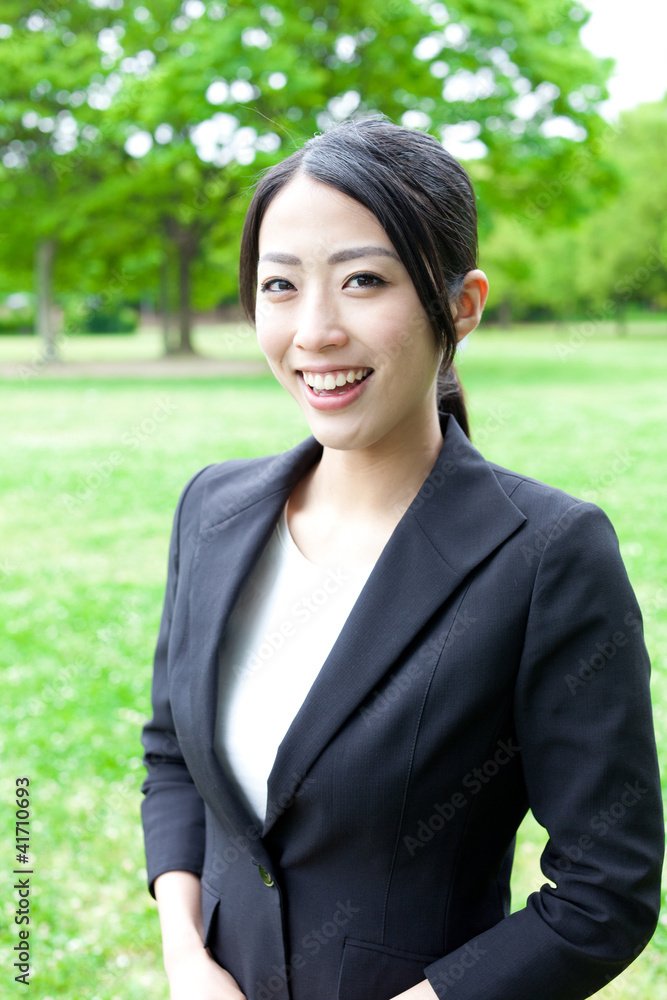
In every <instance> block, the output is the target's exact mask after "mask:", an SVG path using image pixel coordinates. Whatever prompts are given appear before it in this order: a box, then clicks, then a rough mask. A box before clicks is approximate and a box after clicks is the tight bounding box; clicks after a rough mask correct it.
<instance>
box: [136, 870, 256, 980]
mask: <svg viewBox="0 0 667 1000" xmlns="http://www.w3.org/2000/svg"><path fill="white" fill-rule="evenodd" d="M154 889H155V898H156V900H157V905H158V912H159V914H160V929H161V931H162V953H163V956H164V967H165V971H166V973H167V979H168V980H169V988H170V993H171V1000H191V998H192V997H193V996H194V997H197V1000H245V997H244V995H243V993H242V992H241V990H240V989H239V987H238V984H237V983H236V982H235V980H234V979H233V978H232V977H231V976H230V975H229V973H228V972H226V971H225V970H224V969H223V968H221V967H220V966H219V965H218V964H217V962H215V961H214V960H213V959H212V958H211V956H210V955H209V953H208V951H207V950H206V949H205V948H204V942H203V926H202V919H201V883H200V881H199V879H198V878H197V876H196V875H193V874H192V872H183V871H170V872H165V873H163V874H162V875H159V876H158V877H157V878H156V879H155V883H154Z"/></svg>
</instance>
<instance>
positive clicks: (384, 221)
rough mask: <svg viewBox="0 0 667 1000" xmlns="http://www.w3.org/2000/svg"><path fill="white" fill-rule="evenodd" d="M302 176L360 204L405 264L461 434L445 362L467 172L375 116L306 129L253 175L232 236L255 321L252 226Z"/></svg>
mask: <svg viewBox="0 0 667 1000" xmlns="http://www.w3.org/2000/svg"><path fill="white" fill-rule="evenodd" d="M297 173H303V174H306V175H308V176H309V177H312V178H314V179H315V180H318V181H322V182H323V183H324V184H328V185H329V186H330V187H333V188H336V189H337V190H338V191H341V192H342V193H343V194H346V195H348V196H349V197H351V198H354V199H355V201H358V202H360V204H362V205H364V206H365V207H366V208H367V209H368V210H369V211H370V212H372V213H373V215H374V216H375V217H376V218H377V220H378V222H379V223H380V225H381V226H382V228H383V229H384V231H385V232H386V234H387V236H388V237H389V239H390V241H391V243H392V245H393V247H394V249H395V250H396V252H397V254H398V256H399V257H400V259H401V261H402V262H403V265H404V266H405V268H406V270H407V272H408V274H409V275H410V278H411V279H412V283H413V285H414V286H415V290H416V292H417V294H418V296H419V299H420V301H421V304H422V306H423V307H424V310H425V312H426V315H427V316H428V319H429V322H430V324H431V328H432V330H433V333H434V336H435V338H436V342H437V344H438V345H439V346H440V348H441V349H442V351H443V358H442V363H441V366H440V371H439V373H438V386H437V392H438V409H440V410H444V411H445V412H448V413H452V414H453V415H454V417H455V418H456V420H457V422H458V423H459V424H460V426H461V427H462V429H463V430H464V431H465V433H466V434H467V435H468V436H470V430H469V425H468V417H467V412H466V406H465V400H464V396H463V389H462V387H461V383H460V382H459V379H458V375H457V373H456V369H455V368H454V364H453V360H454V355H455V353H456V346H457V334H456V326H455V323H454V319H453V317H452V313H451V306H450V303H451V302H454V301H456V299H457V298H458V296H459V295H460V293H461V290H462V287H463V279H464V277H465V275H466V274H467V273H468V271H471V270H473V269H474V268H475V267H476V266H477V207H476V204H475V194H474V191H473V188H472V184H471V182H470V178H469V177H468V174H467V173H466V171H465V170H464V168H463V167H462V166H461V164H460V163H459V162H458V161H457V160H455V159H454V157H453V156H451V155H450V154H449V153H448V152H447V151H446V150H445V149H444V147H443V146H442V145H441V143H440V142H439V141H438V140H437V139H435V138H434V137H433V136H431V135H428V134H427V133H426V132H420V131H418V130H416V129H410V128H406V127H404V126H402V125H395V124H394V123H393V122H391V121H389V119H387V118H385V117H384V116H382V115H374V116H371V117H368V118H362V119H355V120H347V121H344V122H341V123H340V124H338V125H335V126H333V128H331V129H329V130H328V131H326V132H323V133H321V134H319V135H315V136H313V138H312V139H309V140H308V141H307V142H305V143H304V145H303V146H302V147H301V148H300V149H297V150H296V152H294V153H292V154H291V156H288V157H287V158H286V159H285V160H283V161H281V162H280V163H278V164H276V165H275V166H273V167H271V168H270V169H269V170H268V171H267V172H266V173H265V174H264V175H263V176H262V177H261V179H260V180H259V181H258V183H257V185H256V187H255V191H254V194H253V197H252V200H251V203H250V207H249V209H248V213H247V215H246V220H245V225H244V227H243V234H242V237H241V256H240V267H239V290H240V299H241V305H242V307H243V310H244V312H245V314H246V316H247V318H248V319H249V321H250V322H251V323H253V324H254V322H255V298H256V293H257V259H258V256H259V229H260V226H261V223H262V219H263V217H264V213H265V212H266V209H267V208H268V206H269V204H270V203H271V201H272V199H273V198H274V197H275V196H276V194H278V192H279V191H280V190H281V189H282V188H283V187H284V186H285V185H286V184H287V183H288V182H289V181H290V180H291V179H292V178H293V177H294V176H295V175H296V174H297Z"/></svg>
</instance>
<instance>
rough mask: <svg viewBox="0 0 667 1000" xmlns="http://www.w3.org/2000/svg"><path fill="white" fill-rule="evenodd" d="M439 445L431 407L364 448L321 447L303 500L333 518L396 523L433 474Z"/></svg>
mask: <svg viewBox="0 0 667 1000" xmlns="http://www.w3.org/2000/svg"><path fill="white" fill-rule="evenodd" d="M442 442H443V437H442V431H441V429H440V421H439V418H438V413H437V410H436V408H435V407H433V408H432V409H429V410H428V411H427V412H426V413H422V414H418V415H416V416H415V419H414V420H413V421H411V422H410V425H409V426H401V427H400V428H397V429H396V430H395V431H394V433H393V434H391V435H387V436H386V437H385V438H383V439H382V440H381V441H379V442H377V443H376V444H373V445H370V446H368V447H365V448H358V449H350V450H341V449H335V448H328V447H325V448H324V450H323V453H322V458H321V460H320V461H319V463H318V464H317V465H316V466H315V467H314V469H313V471H312V473H311V474H310V476H309V477H308V478H309V483H308V485H307V492H308V500H309V502H311V503H312V504H313V505H314V506H315V507H316V508H319V509H320V510H323V509H328V510H329V512H330V513H331V514H332V515H335V516H336V518H349V519H351V520H354V521H359V520H368V519H369V518H377V519H379V520H381V521H384V520H387V519H393V517H392V515H396V514H397V515H398V517H399V518H400V517H401V516H402V515H403V513H404V512H405V511H406V510H407V508H408V507H409V506H410V504H411V503H412V501H413V500H414V498H415V496H416V495H417V493H418V492H419V489H420V487H421V486H422V484H423V482H424V480H425V479H426V477H427V476H428V474H429V473H430V471H431V469H432V468H433V466H434V464H435V461H436V459H437V457H438V454H439V452H440V449H441V448H442Z"/></svg>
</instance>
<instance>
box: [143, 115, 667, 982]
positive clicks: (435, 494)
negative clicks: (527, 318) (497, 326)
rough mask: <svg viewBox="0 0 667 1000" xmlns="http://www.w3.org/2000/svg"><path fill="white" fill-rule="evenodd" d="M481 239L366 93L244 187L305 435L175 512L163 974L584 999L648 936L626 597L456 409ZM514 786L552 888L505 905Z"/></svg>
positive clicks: (577, 533) (255, 256) (577, 517)
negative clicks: (348, 117) (341, 118)
mask: <svg viewBox="0 0 667 1000" xmlns="http://www.w3.org/2000/svg"><path fill="white" fill-rule="evenodd" d="M476 253H477V245H476V212H475V200H474V194H473V192H472V189H471V186H470V182H469V180H468V177H467V175H466V174H465V171H464V170H463V169H462V168H461V167H460V166H459V165H458V164H457V163H456V161H454V160H453V159H452V158H451V157H450V156H449V155H448V154H447V153H446V152H445V151H444V150H443V148H442V147H441V145H440V144H439V143H438V142H437V141H436V140H435V139H433V138H432V137H429V136H427V135H425V134H423V133H420V132H416V131H411V130H408V129H404V128H401V127H398V126H395V125H393V124H391V123H389V122H388V121H386V120H383V119H381V118H371V119H367V120H364V121H358V122H348V123H344V124H343V125H341V126H338V127H336V128H334V129H332V130H331V131H329V132H327V133H325V134H323V135H318V136H317V137H315V138H314V139H311V140H310V141H309V142H307V143H306V144H305V146H304V147H303V148H302V149H300V150H298V151H297V152H296V153H294V154H293V155H292V156H290V157H288V158H287V159H286V160H285V161H284V162H283V163H281V164H279V165H278V166H276V167H274V168H273V169H271V170H270V171H269V172H268V173H267V174H266V175H265V176H264V177H263V178H262V180H261V181H260V182H259V184H258V186H257V188H256V191H255V194H254V197H253V200H252V204H251V206H250V209H249V212H248V216H247V220H246V225H245V229H244V233H243V242H242V256H241V295H242V301H243V304H244V307H245V309H246V312H247V313H248V315H249V317H250V319H251V320H253V321H255V322H256V326H257V334H258V338H259V342H260V345H261V347H262V350H263V351H264V353H265V355H266V357H267V359H268V362H269V364H270V366H271V368H272V370H273V372H274V374H275V375H276V377H277V379H278V380H279V382H280V383H281V384H282V385H283V386H284V387H285V388H286V390H287V391H288V392H289V393H290V394H291V395H293V396H294V398H295V399H296V401H297V403H298V404H299V406H300V407H301V408H302V410H303V412H304V414H305V416H306V419H307V421H308V423H309V426H310V429H311V431H312V436H311V437H310V438H308V439H307V440H306V441H304V442H302V443H301V444H300V445H298V446H297V447H296V448H293V449H291V450H290V451H288V452H286V453H284V454H282V455H278V456H273V457H270V458H266V459H252V460H245V461H243V460H235V461H229V462H224V463H222V464H219V465H213V466H210V467H208V468H207V469H204V470H202V471H201V472H200V473H198V474H197V475H196V476H195V477H194V478H193V479H192V480H191V481H190V483H189V484H188V485H187V486H186V488H185V490H184V492H183V494H182V496H181V499H180V501H179V505H178V508H177V512H176V518H175V524H174V531H173V534H172V542H171V550H170V561H169V575H168V583H167V595H166V600H165V608H164V613H163V618H162V623H161V628H160V635H159V639H158V646H157V651H156V658H155V673H154V681H153V711H154V714H153V718H152V720H151V721H150V722H149V723H148V724H147V725H146V726H145V728H144V736H143V740H144V746H145V750H146V755H145V762H146V765H147V768H148V777H147V779H146V781H145V784H144V789H143V790H144V792H145V793H146V797H145V799H144V802H143V821H144V830H145V837H146V851H147V860H148V880H149V887H150V890H151V892H152V893H154V895H155V897H156V899H157V903H158V908H159V913H160V921H161V926H162V934H163V944H164V954H165V965H166V969H167V974H168V978H169V982H170V988H171V997H172V1000H181V998H185V997H188V998H189V997H192V996H196V997H197V998H198V1000H239V998H241V997H243V996H246V997H248V998H249V1000H267V998H272V997H276V998H282V1000H288V998H292V1000H329V998H331V1000H334V998H336V997H337V998H339V1000H357V998H358V1000H362V998H363V1000H390V998H395V997H398V996H400V997H402V998H405V1000H408V998H409V1000H432V998H433V997H435V996H437V997H440V998H442V997H445V996H452V997H456V998H457V1000H473V998H474V1000H483V998H489V1000H522V998H525V1000H535V998H536V997H540V998H541V1000H549V998H552V1000H566V998H568V1000H574V998H583V997H586V996H590V995H591V994H592V993H593V992H595V991H596V990H598V989H600V988H601V987H602V986H604V985H605V983H606V982H607V981H609V980H610V979H611V978H613V977H614V976H615V975H617V974H618V973H619V972H620V971H621V970H622V969H623V968H625V966H626V965H627V964H628V963H629V962H631V961H632V959H633V958H634V957H635V956H636V955H637V954H638V953H639V951H641V949H642V948H643V946H644V945H645V944H646V943H647V941H648V939H649V938H650V936H651V934H652V932H653V929H654V927H655V923H656V918H657V911H658V907H659V893H660V889H659V879H660V865H661V859H662V849H663V827H662V816H661V808H660V789H659V779H658V772H657V765H656V756H655V745H654V740H653V734H652V725H651V712H650V702H649V689H648V672H649V666H648V659H647V655H646V650H645V647H644V644H643V640H642V634H641V616H640V612H639V609H638V607H637V603H636V599H635V597H634V594H633V592H632V589H631V587H630V584H629V582H628V579H627V575H626V573H625V570H624V567H623V564H622V562H621V559H620V556H619V552H618V544H617V541H616V536H615V534H614V532H613V529H612V527H611V525H610V523H609V521H608V520H607V518H606V516H605V515H604V514H603V513H602V511H601V510H600V509H599V508H597V507H596V506H594V505H593V504H590V503H583V502H581V501H579V500H577V499H575V498H574V497H571V496H568V495H567V494H565V493H563V492H561V491H559V490H556V489H553V488H551V487H548V486H545V485H543V484H541V483H539V482H536V481H535V480H532V479H528V478H526V477H525V476H521V475H518V474H516V473H513V472H509V471H507V470H505V469H501V468H499V467H498V466H495V465H493V464H492V463H488V462H486V461H485V460H484V459H483V458H482V456H481V455H480V454H479V452H477V451H476V449H475V448H473V446H472V444H471V443H470V441H469V440H468V437H467V436H466V435H467V420H466V416H465V407H464V403H463V399H462V395H461V393H460V390H459V387H458V382H457V380H456V376H455V374H454V369H453V367H452V359H453V356H454V353H455V349H456V345H457V343H458V341H460V340H461V338H463V337H465V336H466V335H467V334H468V333H470V332H471V331H472V330H473V329H474V328H475V326H476V325H477V324H478V322H479V319H480V316H481V313H482V310H483V308H484V303H485V300H486V296H487V290H488V286H487V280H486V277H485V275H484V273H483V272H482V271H480V270H478V269H477V266H476ZM582 664H583V666H582ZM582 678H586V680H585V681H584V680H582ZM528 807H530V808H531V809H532V810H533V813H534V815H535V816H536V818H537V820H538V821H539V822H540V823H541V824H542V825H543V826H544V827H545V828H546V830H547V831H548V834H549V842H548V844H547V847H546V848H545V851H544V854H543V856H542V870H543V872H544V874H545V876H546V878H547V879H548V880H549V882H548V883H545V885H544V886H542V889H541V890H540V891H539V892H536V893H533V894H532V895H531V896H530V897H529V899H528V901H527V903H526V906H525V907H524V908H523V909H521V910H519V911H517V912H515V913H513V914H512V915H511V916H510V915H509V874H510V869H511V864H512V852H513V843H514V835H515V832H516V829H517V827H518V826H519V824H520V822H521V820H522V818H523V816H524V815H525V812H526V810H527V808H528Z"/></svg>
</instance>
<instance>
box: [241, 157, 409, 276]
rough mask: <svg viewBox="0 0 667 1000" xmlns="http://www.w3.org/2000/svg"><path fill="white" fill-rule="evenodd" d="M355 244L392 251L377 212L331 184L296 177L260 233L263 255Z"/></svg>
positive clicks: (274, 202)
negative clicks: (291, 249) (311, 247)
mask: <svg viewBox="0 0 667 1000" xmlns="http://www.w3.org/2000/svg"><path fill="white" fill-rule="evenodd" d="M351 241H353V242H355V243H359V242H364V243H373V244H376V245H379V246H386V247H387V248H388V249H391V248H392V244H391V241H390V239H389V237H388V236H387V234H386V233H385V231H384V229H383V228H382V226H381V225H380V223H379V221H378V220H377V218H376V217H375V216H374V215H373V213H372V212H371V211H370V210H369V209H368V208H366V207H365V205H362V204H361V203H360V202H358V201H356V200H355V199H354V198H350V197H349V195H346V194H343V192H342V191H338V190H337V189H336V188H333V187H331V186H330V185H329V184H323V183H322V182H321V181H318V180H315V179H314V178H312V177H308V176H307V175H306V174H301V173H299V174H296V175H295V176H294V177H293V178H292V180H290V181H289V182H288V183H287V184H286V185H285V187H284V188H282V190H281V191H279V192H278V194H277V195H276V196H275V197H274V199H273V200H272V201H271V203H270V204H269V206H268V208H267V209H266V212H265V213H264V218H263V219H262V224H261V226H260V230H259V252H260V256H261V255H262V254H263V253H266V252H267V251H269V252H270V251H274V250H289V249H290V248H294V249H295V248H296V246H297V245H300V246H302V247H303V245H308V246H313V245H318V246H320V247H321V248H322V249H323V250H327V251H330V252H331V251H335V250H339V249H341V248H342V247H343V246H345V245H348V244H350V242H351Z"/></svg>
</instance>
